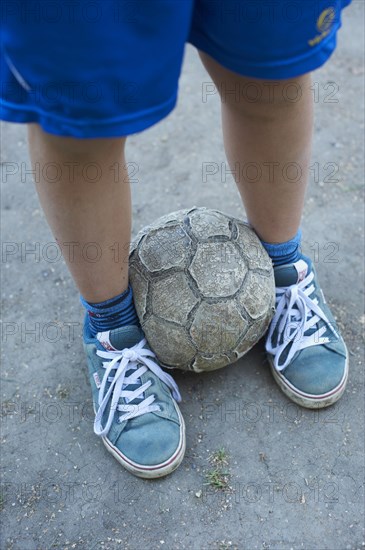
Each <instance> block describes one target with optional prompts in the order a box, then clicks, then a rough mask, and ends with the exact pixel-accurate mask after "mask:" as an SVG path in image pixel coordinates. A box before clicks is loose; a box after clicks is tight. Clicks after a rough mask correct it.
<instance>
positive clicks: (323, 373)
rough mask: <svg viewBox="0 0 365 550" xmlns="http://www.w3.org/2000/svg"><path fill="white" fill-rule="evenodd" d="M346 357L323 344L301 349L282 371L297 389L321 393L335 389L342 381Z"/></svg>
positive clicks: (309, 392) (313, 393) (308, 392)
mask: <svg viewBox="0 0 365 550" xmlns="http://www.w3.org/2000/svg"><path fill="white" fill-rule="evenodd" d="M346 361H347V359H346V357H344V356H343V355H340V354H338V353H336V352H334V351H331V350H329V349H327V348H325V347H324V346H316V347H313V348H309V349H306V350H303V351H302V352H300V353H299V354H298V356H297V357H296V358H295V360H294V361H293V362H292V363H291V364H290V365H289V366H288V367H287V368H286V369H285V370H284V372H283V373H282V374H283V375H284V377H285V378H286V379H287V380H288V381H289V382H290V384H292V385H293V386H294V387H295V388H297V389H298V390H299V391H301V392H304V393H307V394H310V395H323V394H327V393H330V392H331V391H333V390H334V389H336V388H337V387H338V386H339V385H340V384H341V382H342V381H343V378H344V375H345V370H346Z"/></svg>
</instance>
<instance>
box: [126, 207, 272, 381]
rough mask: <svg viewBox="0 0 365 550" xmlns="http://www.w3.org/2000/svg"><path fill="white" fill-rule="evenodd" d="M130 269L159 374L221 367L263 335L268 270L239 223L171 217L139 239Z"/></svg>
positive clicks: (191, 213)
mask: <svg viewBox="0 0 365 550" xmlns="http://www.w3.org/2000/svg"><path fill="white" fill-rule="evenodd" d="M129 262H130V263H129V278H130V283H131V286H132V289H133V296H134V303H135V306H136V310H137V315H138V318H139V320H140V323H141V326H142V328H143V330H144V333H145V336H146V338H147V341H148V343H149V345H150V347H151V349H152V350H153V351H154V352H155V354H156V356H157V359H158V360H159V363H160V364H161V365H162V366H164V367H168V368H179V369H183V370H193V371H196V372H202V371H210V370H215V369H219V368H222V367H225V366H226V365H228V364H231V363H234V362H235V361H237V359H239V358H240V357H242V356H243V355H244V354H245V353H247V351H249V349H251V348H252V346H253V345H254V344H256V342H258V340H259V339H260V338H261V337H262V336H263V335H264V333H265V332H266V330H267V328H268V325H269V323H270V320H271V318H272V316H273V312H274V303H275V284H274V274H273V268H272V263H271V260H270V258H269V256H268V255H267V253H266V251H265V249H264V248H263V246H262V244H261V243H260V240H259V239H258V237H257V235H256V234H255V233H254V231H253V230H252V229H251V228H250V227H249V225H248V224H246V223H244V222H243V221H240V220H238V219H235V218H233V217H231V216H228V215H226V214H224V213H222V212H220V211H218V210H212V209H208V208H204V207H201V208H198V207H195V206H194V207H193V208H191V209H187V210H179V211H177V212H172V213H171V214H168V215H167V216H163V217H161V218H159V219H158V220H156V221H155V222H154V223H152V224H151V225H148V226H146V227H144V228H143V229H142V230H141V231H140V232H139V233H138V234H137V236H136V237H135V239H133V241H132V243H131V246H130V256H129Z"/></svg>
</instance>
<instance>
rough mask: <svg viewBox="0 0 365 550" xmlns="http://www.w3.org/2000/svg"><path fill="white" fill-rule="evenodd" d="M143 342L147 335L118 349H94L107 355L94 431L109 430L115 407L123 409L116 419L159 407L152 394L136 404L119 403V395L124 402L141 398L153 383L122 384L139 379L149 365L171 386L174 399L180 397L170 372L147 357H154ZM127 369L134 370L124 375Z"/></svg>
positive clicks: (135, 415)
mask: <svg viewBox="0 0 365 550" xmlns="http://www.w3.org/2000/svg"><path fill="white" fill-rule="evenodd" d="M145 344H146V339H145V338H143V339H142V340H141V341H140V342H139V343H138V344H136V345H135V346H133V347H132V348H125V349H123V350H121V351H120V350H116V351H107V350H105V351H101V350H98V351H97V352H96V353H97V355H99V356H100V357H103V359H107V361H104V362H103V368H104V369H105V373H104V376H103V380H102V383H101V385H100V388H99V399H98V404H99V408H98V411H97V413H96V417H95V422H94V431H95V433H96V434H97V435H100V436H105V435H106V434H107V433H108V432H109V430H110V426H111V424H112V422H113V419H114V415H115V413H116V411H117V410H118V411H120V412H124V413H125V414H122V415H120V416H119V422H121V421H123V420H129V419H131V418H135V417H137V416H141V415H142V414H146V413H148V412H153V411H159V410H161V409H160V407H159V405H158V404H157V403H154V401H155V396H154V395H150V396H149V397H147V398H146V399H143V400H142V401H141V402H140V403H138V404H135V405H128V404H123V405H121V404H119V399H120V398H121V397H123V398H124V399H125V400H126V402H127V403H128V402H129V401H132V400H133V399H136V398H143V393H144V392H145V391H146V390H147V388H149V387H150V385H151V384H152V382H151V381H150V380H149V381H148V382H146V383H145V384H142V383H141V385H140V386H138V388H136V389H135V390H133V391H132V390H127V389H125V388H126V387H127V386H128V385H130V384H136V383H138V379H139V378H140V376H142V374H144V373H145V372H146V371H147V370H148V369H149V370H151V371H152V372H153V373H154V374H155V375H156V376H158V378H159V379H160V380H162V382H164V383H165V384H166V385H167V386H168V387H169V388H170V389H171V390H172V395H173V397H174V399H175V400H176V401H181V396H180V393H179V389H178V387H177V384H176V382H175V380H174V379H173V378H172V376H170V375H169V374H167V373H166V372H164V371H163V370H162V369H161V367H159V365H157V364H156V363H155V362H154V361H151V359H148V357H156V354H155V353H153V351H151V350H150V349H148V348H145V347H144V346H145ZM138 363H142V366H140V367H138ZM128 370H133V373H132V374H130V375H129V376H126V372H127V371H128ZM108 382H110V386H109V388H108V390H106V388H107V383H108ZM140 382H141V381H140ZM110 399H111V403H110V410H109V415H108V420H107V423H106V425H105V427H103V426H102V424H101V421H102V418H103V414H104V412H105V409H106V408H107V406H108V403H109V401H110Z"/></svg>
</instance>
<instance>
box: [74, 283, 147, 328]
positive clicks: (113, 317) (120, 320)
mask: <svg viewBox="0 0 365 550" xmlns="http://www.w3.org/2000/svg"><path fill="white" fill-rule="evenodd" d="M80 301H81V303H82V305H83V306H84V308H85V309H86V311H87V312H88V314H89V326H90V331H91V333H92V334H93V336H95V335H96V333H97V332H104V331H107V330H113V329H115V328H119V327H124V326H126V325H137V326H140V324H139V320H138V317H137V312H136V309H135V307H134V303H133V291H132V287H131V286H130V284H129V285H128V288H127V290H125V291H124V292H122V294H119V295H118V296H115V297H114V298H110V299H109V300H105V302H100V303H98V304H91V303H89V302H87V301H86V300H85V299H84V298H83V297H82V296H80Z"/></svg>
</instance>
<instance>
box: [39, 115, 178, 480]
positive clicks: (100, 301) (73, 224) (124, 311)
mask: <svg viewBox="0 0 365 550" xmlns="http://www.w3.org/2000/svg"><path fill="white" fill-rule="evenodd" d="M29 145H30V153H31V157H32V162H33V163H35V162H39V163H40V165H41V167H42V166H44V165H45V164H46V163H47V164H48V167H49V170H50V169H51V164H52V163H54V164H55V165H56V166H57V167H58V170H62V174H63V177H62V179H61V180H60V181H59V182H57V183H54V182H50V181H47V180H45V179H42V181H40V182H37V190H38V194H39V198H40V201H41V204H42V206H43V209H44V211H45V214H46V217H47V220H48V222H49V224H50V226H51V229H52V231H53V233H54V236H55V238H56V240H57V242H58V244H59V245H60V247H61V249H62V251H63V255H64V257H65V259H66V262H67V265H68V267H69V269H70V271H71V274H72V276H73V278H74V280H75V282H76V284H77V286H78V288H79V290H80V292H81V294H82V297H83V305H84V306H85V307H86V309H87V311H88V313H89V317H88V319H87V321H86V323H85V327H84V347H85V351H86V354H87V357H88V366H89V371H90V380H91V386H92V391H93V398H94V407H95V410H96V411H97V413H96V417H95V422H94V430H95V433H97V434H98V435H99V436H101V437H102V438H103V441H104V444H105V445H106V447H107V449H108V450H109V451H110V452H111V453H112V454H113V456H114V457H115V458H116V459H117V460H118V461H119V462H120V463H121V464H122V465H123V466H124V467H125V468H127V469H128V470H129V471H130V472H132V473H133V474H135V475H137V476H140V477H147V478H154V477H160V476H163V475H166V474H169V473H170V472H172V471H173V470H174V469H175V468H177V466H178V465H179V464H180V462H181V460H182V458H183V456H184V452H185V428H184V421H183V418H182V416H181V413H180V411H179V408H178V406H177V404H176V401H175V400H180V394H179V391H178V388H177V386H176V384H175V382H174V380H173V379H172V377H171V376H170V375H169V374H167V373H165V372H164V371H162V369H161V368H160V367H159V365H158V364H157V363H156V362H155V361H153V360H152V359H151V357H153V353H152V352H151V351H150V350H149V348H147V343H146V340H145V338H144V333H143V331H142V330H141V327H140V326H139V323H138V319H137V316H136V311H135V308H134V304H133V301H132V289H131V288H130V285H129V283H128V260H129V243H130V236H131V192H130V187H129V181H128V174H127V171H126V169H125V160H124V145H125V139H123V138H118V139H109V138H108V139H106V138H105V139H85V140H80V139H73V138H64V137H56V136H54V135H50V134H48V133H45V132H43V130H42V129H41V128H40V127H39V126H36V125H32V126H31V127H30V130H29ZM117 166H119V173H118V172H117V170H116V167H117ZM72 167H73V168H74V173H72ZM70 171H71V174H72V177H70V176H69V174H70ZM40 173H43V174H46V171H44V170H42V169H41V170H40ZM117 174H118V177H116V175H117ZM50 177H51V176H50ZM93 178H95V181H94V182H93V181H91V180H92V179H93ZM70 251H72V253H71V254H72V255H71V254H70ZM93 259H94V260H96V261H92V260H93ZM127 288H128V291H127ZM129 348H133V351H132V350H131V349H129ZM146 348H147V349H146ZM132 357H133V360H132ZM137 364H138V369H137ZM142 377H143V379H142ZM127 423H129V424H128V430H125V429H124V428H125V427H126V425H127ZM122 432H123V434H122ZM121 434H122V436H121Z"/></svg>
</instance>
